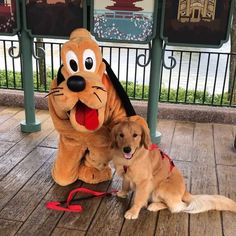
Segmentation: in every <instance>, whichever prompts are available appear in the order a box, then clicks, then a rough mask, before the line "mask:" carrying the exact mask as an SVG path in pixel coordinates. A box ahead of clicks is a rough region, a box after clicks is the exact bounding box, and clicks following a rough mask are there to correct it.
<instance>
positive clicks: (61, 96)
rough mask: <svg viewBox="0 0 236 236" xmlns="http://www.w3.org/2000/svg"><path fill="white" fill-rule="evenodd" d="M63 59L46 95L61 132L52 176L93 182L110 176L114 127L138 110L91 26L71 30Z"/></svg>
mask: <svg viewBox="0 0 236 236" xmlns="http://www.w3.org/2000/svg"><path fill="white" fill-rule="evenodd" d="M61 59H62V65H61V67H60V69H59V71H58V74H57V78H55V79H54V80H53V81H52V84H51V90H50V93H49V99H48V100H49V101H48V102H49V112H50V115H51V118H52V121H53V123H54V126H55V128H56V130H57V131H58V133H59V146H58V152H57V156H56V159H55V162H54V165H53V169H52V176H53V179H54V180H55V182H56V183H58V184H59V185H62V186H65V185H68V184H71V183H73V182H74V181H76V180H77V179H80V180H82V181H84V182H86V183H92V184H95V183H99V182H102V181H106V180H109V179H111V177H112V174H111V169H110V167H109V165H108V162H109V161H110V160H111V156H110V152H109V149H110V138H109V132H110V129H111V127H112V126H113V124H114V123H116V121H117V120H121V119H122V118H124V117H127V116H131V115H135V111H134V109H133V107H132V105H131V103H130V101H129V99H128V97H127V94H126V93H125V91H124V90H123V88H122V86H121V84H120V83H119V81H118V79H117V78H116V77H115V74H114V73H113V71H112V69H111V68H110V66H109V64H108V63H107V62H106V61H105V60H104V59H102V55H101V52H100V49H99V46H98V44H97V43H96V42H95V41H94V40H93V39H92V38H91V35H90V33H89V32H88V31H87V30H85V29H77V30H75V31H73V32H72V33H71V35H70V39H69V41H68V42H66V43H64V45H63V46H62V51H61Z"/></svg>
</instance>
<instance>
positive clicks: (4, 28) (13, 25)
mask: <svg viewBox="0 0 236 236" xmlns="http://www.w3.org/2000/svg"><path fill="white" fill-rule="evenodd" d="M18 3H19V1H16V0H0V35H8V36H11V35H15V34H16V33H17V32H18V31H19V29H20V19H19V15H18V13H19V5H18Z"/></svg>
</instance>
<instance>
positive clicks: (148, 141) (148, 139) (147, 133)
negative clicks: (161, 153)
mask: <svg viewBox="0 0 236 236" xmlns="http://www.w3.org/2000/svg"><path fill="white" fill-rule="evenodd" d="M142 130H143V133H142V139H141V143H142V144H143V145H144V147H145V148H146V149H148V148H149V146H150V145H151V144H152V141H151V137H150V131H149V129H148V128H144V127H142Z"/></svg>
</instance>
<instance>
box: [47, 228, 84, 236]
mask: <svg viewBox="0 0 236 236" xmlns="http://www.w3.org/2000/svg"><path fill="white" fill-rule="evenodd" d="M68 235H70V236H83V235H85V232H83V231H78V230H72V229H63V228H55V229H54V231H53V232H52V234H51V236H68Z"/></svg>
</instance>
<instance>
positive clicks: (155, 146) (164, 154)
mask: <svg viewBox="0 0 236 236" xmlns="http://www.w3.org/2000/svg"><path fill="white" fill-rule="evenodd" d="M155 149H158V150H159V151H160V153H161V157H162V160H164V159H165V158H167V159H168V161H169V163H170V172H171V171H172V169H173V168H174V167H175V164H174V162H173V160H172V159H171V158H170V157H169V156H168V155H167V154H166V153H165V152H163V151H162V150H161V149H160V148H159V147H158V145H157V144H152V145H150V147H149V150H150V151H153V150H155Z"/></svg>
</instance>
